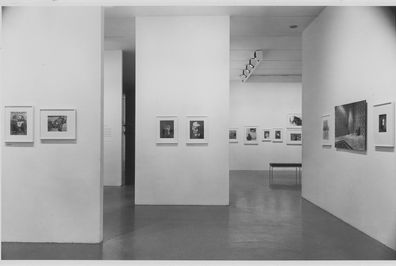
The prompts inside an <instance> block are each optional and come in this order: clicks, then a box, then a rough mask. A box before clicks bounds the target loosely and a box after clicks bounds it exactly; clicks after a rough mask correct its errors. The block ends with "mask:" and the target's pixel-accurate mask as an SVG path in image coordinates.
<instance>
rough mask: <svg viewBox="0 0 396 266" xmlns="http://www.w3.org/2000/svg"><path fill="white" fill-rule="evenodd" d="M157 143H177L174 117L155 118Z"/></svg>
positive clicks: (175, 119) (176, 122) (176, 123)
mask: <svg viewBox="0 0 396 266" xmlns="http://www.w3.org/2000/svg"><path fill="white" fill-rule="evenodd" d="M156 137H157V143H177V142H178V120H177V117H176V116H157V133H156Z"/></svg>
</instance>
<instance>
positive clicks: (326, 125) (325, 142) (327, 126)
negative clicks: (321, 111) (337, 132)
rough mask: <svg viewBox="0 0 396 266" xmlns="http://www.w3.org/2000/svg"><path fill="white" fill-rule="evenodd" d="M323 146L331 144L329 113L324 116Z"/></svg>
mask: <svg viewBox="0 0 396 266" xmlns="http://www.w3.org/2000/svg"><path fill="white" fill-rule="evenodd" d="M322 146H331V140H330V115H329V114H327V115H323V116H322Z"/></svg>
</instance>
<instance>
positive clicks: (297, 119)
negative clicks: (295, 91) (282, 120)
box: [287, 114, 302, 128]
mask: <svg viewBox="0 0 396 266" xmlns="http://www.w3.org/2000/svg"><path fill="white" fill-rule="evenodd" d="M301 126H302V116H301V114H288V115H287V128H294V127H297V128H301Z"/></svg>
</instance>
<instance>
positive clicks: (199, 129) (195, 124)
mask: <svg viewBox="0 0 396 266" xmlns="http://www.w3.org/2000/svg"><path fill="white" fill-rule="evenodd" d="M204 138H205V121H203V120H191V121H190V139H204Z"/></svg>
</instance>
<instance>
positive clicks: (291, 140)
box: [286, 128, 302, 145]
mask: <svg viewBox="0 0 396 266" xmlns="http://www.w3.org/2000/svg"><path fill="white" fill-rule="evenodd" d="M286 144H287V145H301V144H302V131H301V129H295V128H289V129H287V131H286Z"/></svg>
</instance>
